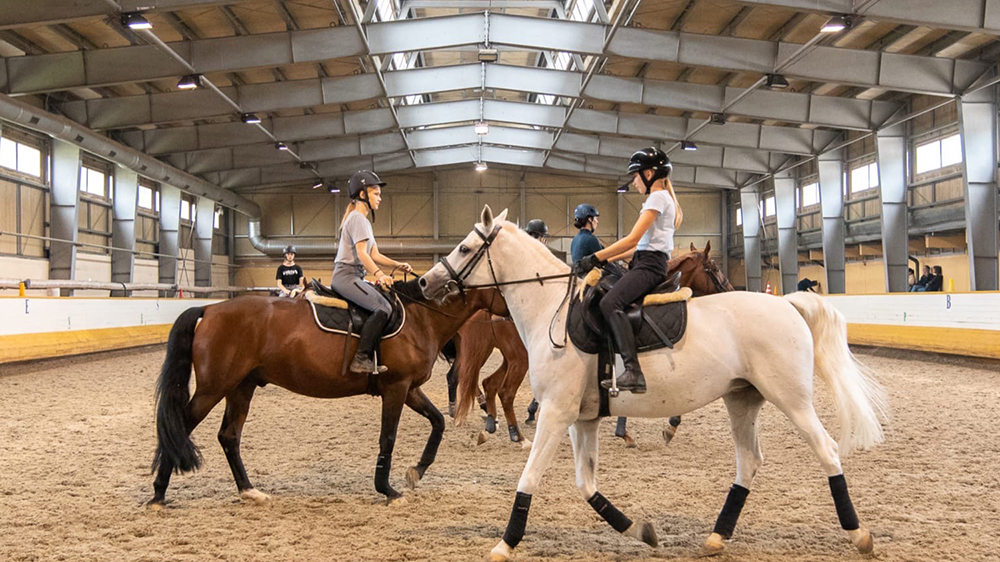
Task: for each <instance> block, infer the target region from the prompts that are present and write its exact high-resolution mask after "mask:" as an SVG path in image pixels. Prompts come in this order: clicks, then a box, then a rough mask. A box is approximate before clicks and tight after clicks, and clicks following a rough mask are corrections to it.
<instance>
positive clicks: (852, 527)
mask: <svg viewBox="0 0 1000 562" xmlns="http://www.w3.org/2000/svg"><path fill="white" fill-rule="evenodd" d="M771 402H774V400H771ZM775 405H776V406H778V408H779V409H781V411H782V412H784V414H785V415H786V416H788V419H789V420H791V422H792V424H793V425H795V427H796V428H798V430H799V434H800V435H802V438H803V439H805V441H806V443H808V444H809V447H811V448H812V450H813V453H815V454H816V456H817V457H818V458H819V462H820V465H821V466H822V467H823V471H824V472H826V475H827V478H828V479H829V483H830V493H831V494H832V495H833V503H834V505H835V506H836V508H837V518H838V519H840V527H841V528H842V529H843V530H844V531H847V536H848V538H849V539H850V540H851V543H852V544H854V546H855V547H856V548H857V549H858V552H860V553H861V554H871V552H872V550H874V546H875V545H874V541H873V540H872V536H871V533H870V532H869V531H868V529H866V528H864V527H862V526H861V525H860V523H859V522H858V515H857V513H856V512H855V511H854V504H853V503H852V502H851V496H850V495H849V494H848V493H847V481H846V480H845V479H844V470H843V468H841V465H840V450H839V448H838V447H837V442H836V441H834V440H833V438H832V437H830V434H829V433H827V432H826V428H824V427H823V423H822V422H821V421H819V417H817V416H816V410H815V409H814V408H813V404H812V400H811V399H810V400H805V401H799V400H796V401H794V402H793V404H792V405H791V406H789V405H788V404H786V403H784V401H780V402H775Z"/></svg>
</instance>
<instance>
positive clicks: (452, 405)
mask: <svg viewBox="0 0 1000 562" xmlns="http://www.w3.org/2000/svg"><path fill="white" fill-rule="evenodd" d="M448 417H449V418H452V419H454V418H455V403H454V402H448Z"/></svg>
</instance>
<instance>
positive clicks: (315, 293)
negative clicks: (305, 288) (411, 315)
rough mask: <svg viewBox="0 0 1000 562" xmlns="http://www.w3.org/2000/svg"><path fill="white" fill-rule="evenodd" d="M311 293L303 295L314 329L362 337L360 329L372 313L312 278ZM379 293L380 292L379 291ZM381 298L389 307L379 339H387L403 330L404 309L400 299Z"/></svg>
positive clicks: (395, 297) (386, 295)
mask: <svg viewBox="0 0 1000 562" xmlns="http://www.w3.org/2000/svg"><path fill="white" fill-rule="evenodd" d="M310 288H311V289H312V292H307V293H306V300H308V301H309V306H310V307H311V308H312V313H313V319H314V320H315V321H316V326H317V327H319V329H320V330H323V331H324V332H332V333H335V334H341V335H351V336H354V337H355V338H358V337H361V327H362V326H364V324H365V321H366V320H368V317H369V316H371V312H369V311H367V310H365V309H363V308H361V307H359V306H355V305H354V304H353V303H351V302H350V301H348V300H347V299H345V298H344V297H342V296H340V295H339V294H337V292H336V291H334V290H333V289H332V288H330V287H327V286H326V285H323V284H322V283H320V282H319V281H318V280H316V279H313V280H312V282H311V283H310ZM380 290H381V289H380ZM382 295H383V296H384V297H385V298H386V300H388V301H389V304H390V305H391V306H392V312H391V313H390V314H389V321H388V322H386V323H385V329H384V330H383V332H382V339H383V340H385V339H389V338H391V337H393V336H395V335H396V334H398V333H399V331H400V330H402V329H403V324H404V323H405V322H406V309H404V308H403V302H402V301H400V300H399V297H398V296H396V295H393V294H388V293H386V292H385V291H383V293H382Z"/></svg>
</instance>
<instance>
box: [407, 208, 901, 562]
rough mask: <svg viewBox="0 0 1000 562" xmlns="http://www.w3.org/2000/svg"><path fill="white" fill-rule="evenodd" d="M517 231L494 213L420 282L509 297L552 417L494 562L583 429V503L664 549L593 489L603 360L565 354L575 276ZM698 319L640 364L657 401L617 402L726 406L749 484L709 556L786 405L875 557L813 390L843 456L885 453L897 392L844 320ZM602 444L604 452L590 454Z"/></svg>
mask: <svg viewBox="0 0 1000 562" xmlns="http://www.w3.org/2000/svg"><path fill="white" fill-rule="evenodd" d="M505 217H506V212H504V213H501V214H500V215H499V217H497V218H496V219H494V217H493V213H492V211H491V210H490V209H489V207H486V208H485V209H483V214H482V221H481V223H479V224H477V225H476V226H475V228H474V230H473V232H471V233H470V234H469V235H468V236H466V238H465V239H464V240H463V241H462V243H461V244H460V245H459V246H458V247H457V248H456V249H455V250H453V251H452V252H451V253H450V254H449V255H448V256H447V257H446V258H445V259H443V260H442V262H443V263H439V264H438V265H435V266H434V267H433V268H432V269H431V270H430V271H428V272H427V273H426V274H425V275H424V276H423V277H421V278H420V281H419V284H420V287H421V289H422V290H423V292H424V295H425V296H427V297H428V298H443V297H445V296H446V295H448V294H449V293H452V292H455V291H457V290H458V289H459V288H462V287H466V288H468V287H498V288H502V289H503V291H504V296H505V299H506V302H507V308H508V309H509V311H510V314H511V317H512V318H513V320H514V323H515V325H516V326H517V330H518V332H519V333H520V335H521V338H522V340H523V341H524V342H525V347H526V348H527V350H528V356H529V365H530V366H531V386H532V390H533V391H535V394H536V396H537V397H538V398H539V401H540V403H541V414H542V416H541V417H540V418H539V426H538V432H537V433H536V435H535V446H534V447H533V448H532V451H531V455H530V456H529V457H528V463H527V465H526V466H525V469H524V472H523V473H522V476H521V481H520V483H519V484H518V494H517V498H516V500H515V502H514V509H513V510H512V512H511V517H510V521H509V522H508V525H507V532H506V533H505V534H504V540H502V541H501V542H500V543H499V544H498V545H497V546H496V547H495V548H494V549H493V551H492V552H491V558H492V559H493V560H507V559H509V558H510V556H511V554H512V551H513V548H514V547H516V546H517V544H518V543H519V542H520V540H521V538H522V537H523V535H524V529H525V526H526V523H527V515H528V509H529V506H530V503H531V494H533V493H534V492H535V490H536V488H537V486H538V482H539V480H540V478H541V475H542V473H543V472H544V471H545V469H546V468H547V467H548V465H549V463H550V462H551V461H552V459H553V457H554V456H555V451H556V448H557V446H558V443H559V438H560V437H561V432H562V431H564V430H565V429H566V428H567V427H569V426H570V425H571V424H574V423H578V424H579V425H577V426H576V428H575V429H574V438H573V439H574V447H575V450H576V454H577V459H576V461H577V475H578V476H577V479H578V484H579V485H580V487H581V491H582V493H583V494H584V495H585V499H587V500H588V502H589V503H590V504H591V505H592V506H593V507H594V508H595V509H596V510H597V511H598V512H599V513H601V515H602V516H603V517H604V518H605V520H607V521H608V523H610V524H611V525H612V527H614V528H615V529H616V530H618V531H619V532H623V533H625V534H629V535H630V536H635V537H636V538H638V539H640V540H643V541H644V542H646V543H647V544H655V542H656V539H655V533H654V532H653V529H652V527H651V526H647V524H642V525H638V526H636V525H633V523H632V522H631V520H629V519H628V518H627V517H625V516H624V514H621V512H619V511H618V510H617V509H615V508H614V507H613V506H612V505H611V504H610V502H608V501H607V499H606V498H604V497H603V496H601V495H600V494H599V493H598V492H597V489H596V484H594V482H596V476H593V475H591V469H590V468H589V466H590V465H591V460H593V465H594V468H593V470H594V471H596V438H592V437H591V436H590V435H591V426H590V425H589V424H590V422H578V420H579V419H581V418H582V419H585V420H592V419H594V418H595V417H596V416H597V410H598V385H597V380H596V357H595V356H594V355H590V354H586V353H583V352H581V351H580V350H579V349H577V348H575V346H573V344H572V342H566V343H565V346H563V345H562V340H561V337H560V336H562V335H563V334H565V333H566V332H565V324H566V307H564V306H563V304H562V303H565V302H566V298H568V297H569V296H570V288H571V287H572V285H569V284H568V283H569V281H568V280H567V281H566V282H563V281H554V280H555V279H559V278H560V277H561V276H566V278H567V279H568V277H569V276H570V275H571V273H570V272H569V269H568V268H567V267H566V265H565V264H564V263H562V262H560V261H559V260H558V259H557V258H555V257H554V256H553V255H552V254H551V252H549V251H548V249H547V248H546V247H545V246H544V245H542V244H540V243H538V242H537V241H535V240H533V239H532V238H531V237H530V236H528V235H527V234H524V233H523V232H521V231H520V230H519V229H518V228H517V227H516V226H515V225H513V224H511V223H508V222H506V220H505ZM444 264H447V267H446V266H445V265H444ZM486 264H488V266H487V265H486ZM542 278H545V279H546V281H545V282H544V283H541V281H540V280H541V279H542ZM536 280H539V282H538V283H536V282H535V281H536ZM686 307H687V326H686V328H687V329H686V333H685V334H684V335H683V336H681V339H680V340H679V341H678V342H677V343H676V344H675V345H674V347H673V348H672V349H667V348H665V349H660V350H656V351H650V352H647V353H644V354H643V355H642V356H641V357H640V358H639V361H640V362H641V367H642V371H643V372H644V374H645V378H646V393H644V394H635V393H631V392H623V393H621V394H620V395H618V396H617V397H612V398H611V402H610V414H611V415H614V416H628V417H655V418H660V417H670V416H679V415H682V414H685V413H687V412H690V411H693V410H695V409H698V408H701V407H702V406H705V405H707V404H710V403H712V402H714V401H715V400H717V399H719V398H723V399H724V400H725V401H726V405H727V407H728V408H729V412H730V416H731V423H732V430H733V437H734V439H735V441H736V447H737V478H736V483H735V484H734V485H733V487H732V489H731V490H730V492H729V497H728V498H727V499H726V504H725V507H723V510H722V512H721V513H720V515H719V521H718V522H717V524H716V528H715V532H714V533H713V534H712V536H711V537H709V540H708V541H706V545H705V548H704V550H703V551H702V552H703V554H717V553H718V552H721V551H722V549H723V544H724V543H723V540H724V539H726V538H728V537H729V536H730V535H731V534H732V532H733V529H734V528H735V525H736V521H737V519H738V516H739V514H740V511H741V509H742V507H743V504H744V502H745V500H746V497H747V495H748V493H749V487H750V485H751V483H752V481H753V477H754V475H755V474H756V471H757V469H758V468H759V467H760V464H761V462H762V457H761V455H760V450H759V446H758V443H757V434H756V427H757V426H756V419H757V413H758V411H759V409H760V407H761V405H762V403H763V400H767V401H769V402H771V403H773V404H775V405H776V406H777V407H778V408H779V409H780V410H781V411H782V412H783V413H784V414H785V415H786V416H787V417H788V419H789V420H791V422H792V423H793V424H794V425H795V426H796V427H797V428H798V429H799V432H800V433H801V435H802V436H803V438H804V439H805V441H806V442H807V443H808V444H809V446H810V447H811V448H812V449H813V451H814V452H815V453H816V455H817V457H819V459H820V463H821V465H822V467H823V470H824V471H825V472H826V474H827V476H828V477H829V484H830V491H831V494H832V495H833V498H834V503H835V504H836V507H837V514H838V517H839V519H840V523H841V527H843V529H844V530H845V531H847V533H848V536H849V538H850V540H851V542H852V543H853V544H854V546H855V547H856V548H857V549H858V550H859V551H860V552H862V553H864V554H868V553H871V552H872V550H873V544H872V540H871V536H870V534H869V533H868V531H867V530H865V529H864V528H862V527H861V526H860V524H859V522H858V517H857V515H856V513H855V511H854V507H853V505H852V504H851V500H850V496H849V495H848V492H847V484H846V481H845V479H844V477H843V473H842V469H841V465H840V458H839V455H838V447H837V444H836V443H835V442H834V441H833V440H832V439H831V438H830V436H829V435H828V434H827V433H826V430H825V429H824V428H823V425H822V424H821V423H820V421H819V419H818V418H817V417H816V412H815V410H814V408H813V379H814V377H818V378H820V379H823V380H824V381H825V382H826V383H827V386H828V387H829V388H830V389H831V390H832V395H833V402H834V406H835V409H836V412H837V416H838V421H839V422H840V427H841V431H842V434H841V448H842V449H843V450H844V451H845V452H846V451H848V450H850V449H854V448H859V449H867V448H869V447H871V446H874V445H875V444H877V443H879V442H881V441H882V439H883V432H882V425H881V423H882V420H883V419H885V418H886V415H885V413H886V410H887V408H886V398H885V391H884V389H883V388H882V387H881V386H880V385H879V383H878V382H877V380H876V379H875V378H874V377H872V376H871V375H872V373H870V371H867V370H866V369H865V368H864V367H863V366H862V365H860V363H858V362H857V360H856V359H855V358H854V356H853V355H852V354H851V352H850V350H849V348H848V346H847V329H846V323H845V321H844V318H843V316H842V315H841V314H840V313H839V312H837V311H836V309H834V308H833V306H832V305H830V304H829V303H828V302H827V301H826V300H824V299H823V297H820V296H818V295H815V294H811V293H808V294H807V293H796V294H795V295H789V296H788V297H785V298H779V297H774V296H771V295H763V294H757V293H747V292H726V293H719V294H714V295H708V296H704V297H699V298H697V299H693V300H691V301H689V302H688V303H687V305H686ZM803 320H804V321H803ZM594 426H595V427H596V424H594ZM592 439H593V440H594V444H595V445H594V446H593V447H590V446H589V444H590V441H591V440H592ZM590 455H593V456H592V457H591V456H590Z"/></svg>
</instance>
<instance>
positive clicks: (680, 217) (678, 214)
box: [663, 178, 684, 230]
mask: <svg viewBox="0 0 1000 562" xmlns="http://www.w3.org/2000/svg"><path fill="white" fill-rule="evenodd" d="M663 183H664V185H665V186H666V188H667V191H669V192H670V198H671V199H673V200H674V229H675V230H676V229H678V228H680V227H681V223H682V222H684V210H683V209H681V203H680V201H678V200H677V194H676V193H674V184H673V183H672V182H671V181H670V178H666V179H665V180H664V182H663Z"/></svg>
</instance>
